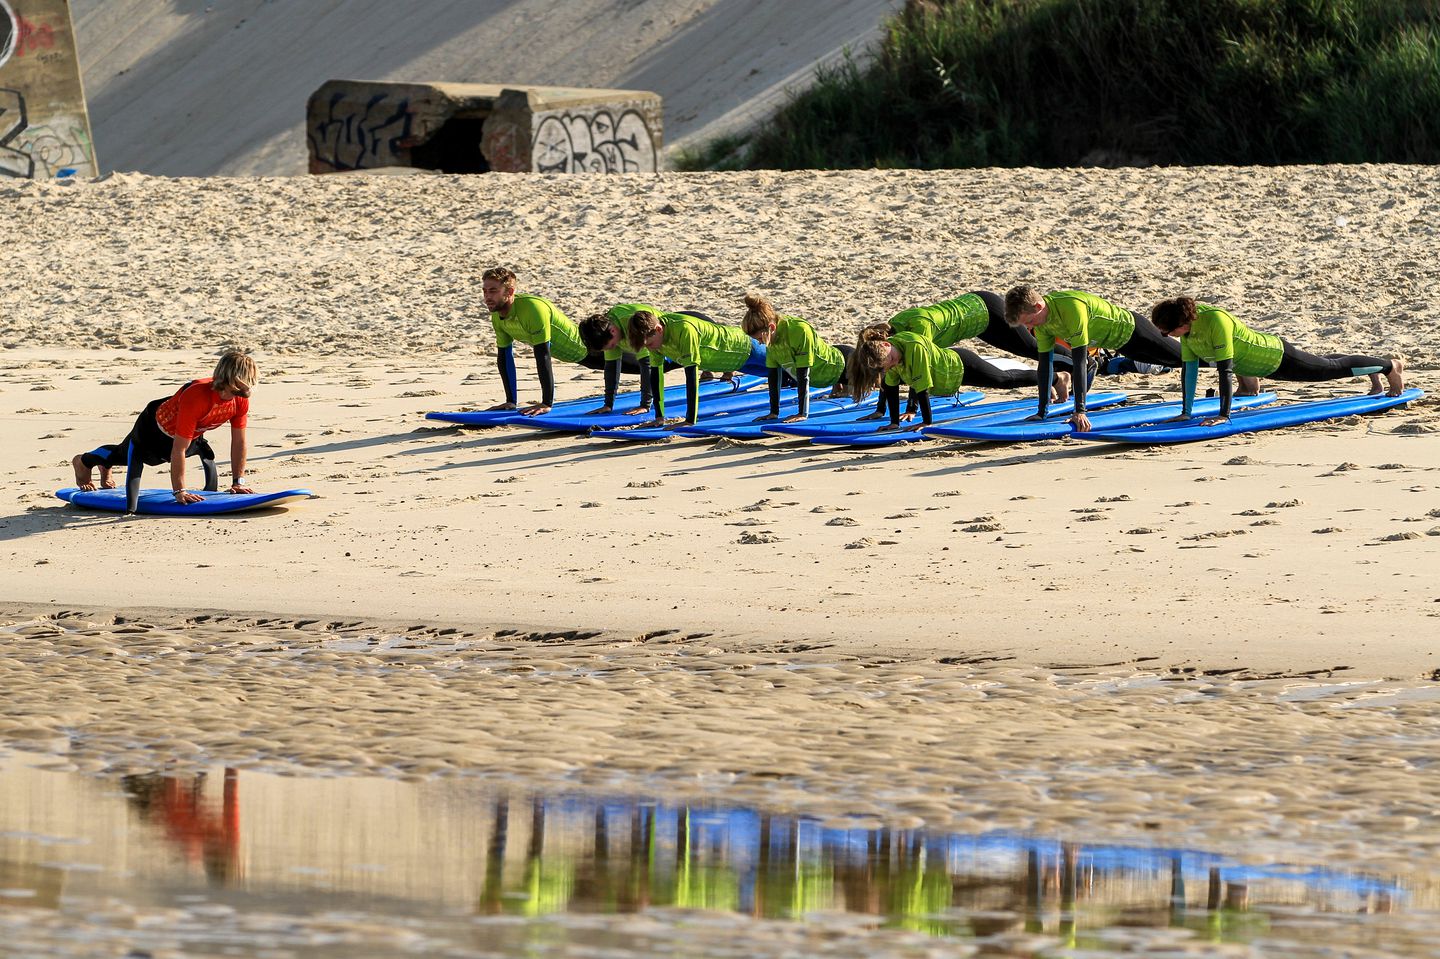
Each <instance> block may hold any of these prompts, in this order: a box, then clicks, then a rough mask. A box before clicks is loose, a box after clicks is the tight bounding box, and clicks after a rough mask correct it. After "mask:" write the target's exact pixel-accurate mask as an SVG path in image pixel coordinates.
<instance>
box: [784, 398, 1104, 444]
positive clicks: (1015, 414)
mask: <svg viewBox="0 0 1440 959" xmlns="http://www.w3.org/2000/svg"><path fill="white" fill-rule="evenodd" d="M1126 399H1127V397H1126V394H1124V393H1092V394H1090V395H1089V396H1088V397H1086V403H1087V406H1088V408H1089V409H1092V410H1093V409H1104V408H1106V407H1109V406H1118V405H1120V404H1121V403H1124V402H1125V400H1126ZM1037 405H1038V403H1037V401H1035V400H1006V401H1004V402H1002V403H982V404H980V405H978V406H972V407H970V408H969V409H968V410H967V411H966V415H964V416H960V417H957V418H955V419H954V420H952V421H951V425H952V426H953V425H956V424H961V423H963V424H965V425H969V424H971V423H977V422H980V423H985V424H987V425H992V426H993V425H999V424H1001V423H1016V422H1019V421H1021V420H1023V419H1025V418H1026V417H1028V416H1030V415H1031V414H1033V413H1034V412H1035V408H1036V406H1037ZM1069 415H1070V412H1069V410H1068V409H1065V410H1059V411H1053V412H1051V413H1049V414H1047V416H1046V421H1047V422H1048V421H1049V419H1050V418H1051V417H1058V418H1061V419H1063V418H1065V417H1068V416H1069ZM932 430H934V426H933V425H931V426H922V427H920V428H919V429H910V430H889V431H887V432H884V433H881V432H879V428H878V427H877V428H875V429H873V430H870V431H867V432H864V433H852V434H849V435H842V436H833V435H827V436H814V437H811V439H810V442H812V443H815V444H818V445H821V446H858V447H867V448H868V447H877V446H894V445H896V444H898V443H915V442H918V441H920V440H923V439H927V438H929V437H930V435H931V432H932Z"/></svg>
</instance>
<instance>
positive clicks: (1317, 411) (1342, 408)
mask: <svg viewBox="0 0 1440 959" xmlns="http://www.w3.org/2000/svg"><path fill="white" fill-rule="evenodd" d="M1424 395H1425V391H1424V390H1417V389H1409V390H1405V391H1404V392H1403V393H1401V394H1400V395H1399V396H1385V395H1384V394H1381V395H1379V396H1368V395H1367V396H1340V397H1336V398H1334V399H1329V400H1310V401H1308V402H1304V403H1280V404H1277V405H1275V406H1267V407H1265V408H1263V409H1253V410H1243V411H1241V412H1239V413H1232V414H1231V416H1230V419H1228V420H1226V421H1225V422H1223V423H1216V424H1215V425H1214V426H1201V425H1200V420H1201V419H1203V416H1194V417H1191V418H1190V419H1188V420H1185V421H1184V422H1180V423H1157V424H1154V425H1150V426H1141V427H1132V428H1130V429H1115V428H1113V427H1111V426H1108V425H1107V426H1104V427H1102V428H1099V429H1091V430H1090V431H1089V432H1086V433H1076V434H1075V436H1076V437H1077V438H1080V439H1087V440H1105V441H1108V442H1113V443H1193V442H1195V441H1196V440H1214V439H1221V438H1223V437H1226V436H1234V435H1235V434H1236V433H1253V432H1255V431H1256V430H1273V429H1280V428H1281V427H1285V426H1299V425H1300V424H1302V423H1316V422H1319V421H1320V420H1331V419H1335V418H1336V417H1339V416H1353V415H1355V414H1360V413H1378V412H1380V411H1382V410H1388V409H1393V408H1394V407H1396V406H1403V405H1404V404H1406V403H1409V402H1411V401H1412V400H1418V399H1419V398H1420V397H1422V396H1424ZM1197 405H1198V404H1197ZM1211 415H1213V414H1211ZM1095 425H1096V424H1095V422H1094V420H1093V419H1092V420H1091V426H1095Z"/></svg>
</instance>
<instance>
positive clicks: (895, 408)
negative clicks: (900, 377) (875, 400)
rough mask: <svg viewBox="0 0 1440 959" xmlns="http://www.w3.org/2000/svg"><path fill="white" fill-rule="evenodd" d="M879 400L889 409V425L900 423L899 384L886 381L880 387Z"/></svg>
mask: <svg viewBox="0 0 1440 959" xmlns="http://www.w3.org/2000/svg"><path fill="white" fill-rule="evenodd" d="M880 397H881V402H883V403H884V404H885V406H886V407H887V408H888V409H889V412H890V425H891V426H899V425H900V384H899V383H896V384H895V385H894V386H891V385H890V384H888V383H886V384H884V385H883V386H881V388H880Z"/></svg>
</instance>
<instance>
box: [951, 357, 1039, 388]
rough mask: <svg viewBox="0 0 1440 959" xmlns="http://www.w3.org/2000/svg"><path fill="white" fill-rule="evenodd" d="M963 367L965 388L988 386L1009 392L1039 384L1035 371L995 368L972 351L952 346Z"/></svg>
mask: <svg viewBox="0 0 1440 959" xmlns="http://www.w3.org/2000/svg"><path fill="white" fill-rule="evenodd" d="M950 349H952V350H954V351H955V352H956V353H957V354H959V356H960V362H961V363H962V364H964V366H965V379H964V380H963V382H964V384H965V385H966V386H988V387H989V388H991V389H995V390H1010V389H1015V388H1016V387H1019V386H1035V385H1036V384H1037V383H1039V382H1040V381H1039V377H1038V373H1037V372H1036V371H1035V370H1028V369H1027V370H1007V369H1002V368H1001V367H998V366H996V365H995V364H994V363H991V362H990V361H989V360H987V359H985V358H984V357H983V356H981V355H980V354H978V353H976V352H975V351H974V350H968V349H966V348H965V347H963V346H952V347H950Z"/></svg>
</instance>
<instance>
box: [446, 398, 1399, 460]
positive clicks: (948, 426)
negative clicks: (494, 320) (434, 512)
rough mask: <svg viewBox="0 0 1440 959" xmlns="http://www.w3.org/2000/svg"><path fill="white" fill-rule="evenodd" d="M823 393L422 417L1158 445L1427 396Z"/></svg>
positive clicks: (860, 439)
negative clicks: (655, 408) (908, 404)
mask: <svg viewBox="0 0 1440 959" xmlns="http://www.w3.org/2000/svg"><path fill="white" fill-rule="evenodd" d="M827 392H828V391H827V390H816V391H815V392H814V393H813V394H812V396H811V400H810V415H809V417H808V418H807V419H805V420H803V421H801V422H798V423H784V422H780V421H777V420H766V421H759V417H761V416H763V415H765V414H767V413H768V412H769V407H770V397H769V392H768V389H767V388H766V386H765V384H764V383H763V382H761V383H759V384H758V385H755V386H751V387H750V388H748V389H746V388H741V389H736V388H735V387H733V386H732V385H731V384H729V383H715V382H712V383H702V384H701V385H700V394H701V405H700V410H701V415H700V417H699V419H698V421H697V422H696V423H695V425H694V426H679V427H675V428H673V429H664V428H655V427H653V426H650V425H649V417H648V415H647V416H632V415H627V414H626V413H624V412H617V413H597V412H594V411H595V410H596V409H597V406H598V403H599V402H600V401H599V400H598V399H597V398H595V397H588V398H586V399H581V400H571V401H568V402H564V403H559V404H557V405H556V406H555V407H554V408H553V409H551V411H550V412H549V413H544V414H541V415H539V416H525V415H523V414H520V413H516V412H514V411H500V410H495V411H477V412H460V413H428V414H426V418H427V419H431V420H438V421H441V422H445V423H458V424H462V425H466V426H516V425H523V426H529V427H532V428H535V429H542V430H559V431H565V432H575V433H588V434H589V435H590V436H592V437H598V438H602V439H611V440H627V441H631V442H634V441H640V440H654V439H663V438H665V437H669V436H677V435H678V436H684V437H729V438H731V439H758V438H762V437H766V436H790V437H803V438H808V439H809V440H810V442H812V443H816V444H824V445H830V446H852V447H877V446H890V445H894V444H900V443H915V442H921V441H924V440H926V439H933V438H945V439H969V440H989V441H992V442H1002V443H1014V442H1027V441H1033V440H1042V439H1057V438H1060V437H1065V436H1073V437H1075V438H1077V439H1085V440H1096V441H1101V442H1110V443H1138V444H1158V443H1191V442H1195V441H1197V440H1209V439H1220V438H1223V437H1226V436H1234V435H1235V434H1237V433H1251V432H1256V431H1259V430H1271V429H1279V428H1281V427H1286V426H1297V425H1300V424H1303V423H1314V422H1317V421H1320V420H1327V419H1335V418H1337V417H1341V416H1352V415H1356V414H1363V413H1377V412H1380V411H1382V410H1387V409H1391V408H1393V407H1396V406H1401V405H1404V404H1406V403H1409V402H1411V401H1412V400H1416V399H1419V398H1420V397H1421V396H1424V395H1425V394H1424V392H1423V391H1421V390H1417V389H1408V390H1405V391H1404V392H1403V393H1401V394H1400V395H1399V396H1385V395H1383V394H1382V395H1378V396H1372V395H1351V396H1340V397H1333V398H1329V399H1322V400H1306V401H1300V402H1294V403H1277V402H1276V397H1275V394H1274V393H1261V394H1259V395H1257V396H1237V397H1235V398H1234V400H1233V402H1232V404H1231V415H1230V419H1229V420H1227V421H1225V422H1221V423H1215V424H1211V425H1208V426H1206V425H1202V424H1203V421H1204V420H1205V419H1206V418H1207V417H1212V416H1214V415H1216V413H1218V412H1219V409H1220V401H1219V399H1217V398H1214V397H1210V398H1205V399H1197V400H1196V401H1195V405H1194V408H1193V409H1192V411H1191V415H1190V417H1189V418H1186V419H1177V418H1178V417H1179V416H1180V413H1181V404H1180V403H1179V402H1169V403H1128V402H1127V397H1126V395H1125V394H1124V393H1109V392H1096V393H1092V394H1090V395H1089V397H1087V401H1088V402H1087V405H1088V407H1089V410H1090V413H1089V417H1090V429H1089V430H1087V431H1084V432H1076V431H1075V429H1074V428H1073V427H1072V426H1071V425H1070V422H1069V419H1070V413H1071V409H1070V404H1069V403H1068V402H1066V403H1058V404H1052V406H1051V409H1050V411H1049V413H1048V414H1047V415H1046V417H1045V418H1044V419H1036V418H1035V414H1036V408H1037V404H1036V401H1035V400H1034V399H1025V400H1000V401H996V402H988V403H987V402H984V400H985V395H984V394H983V393H974V392H968V393H960V394H959V395H957V396H955V397H954V398H953V399H943V400H936V401H932V404H931V407H932V414H933V416H932V419H933V421H934V422H933V423H932V424H931V425H929V426H922V427H919V428H915V429H902V430H887V431H883V432H882V431H881V427H882V426H883V425H884V424H885V423H886V422H887V420H884V419H881V420H876V419H870V418H868V417H870V416H871V415H872V414H873V413H874V412H875V400H874V399H873V398H871V399H868V400H866V401H864V402H861V403H852V402H850V401H848V400H840V399H829V398H827V396H826V394H827ZM638 401H639V395H638V394H635V393H630V394H624V395H621V396H619V397H617V398H616V401H615V408H616V409H617V410H624V409H626V408H627V407H633V406H634V405H635V404H636V403H637V402H638ZM665 402H666V407H667V410H668V411H669V412H671V413H674V412H676V411H683V410H684V405H685V398H684V387H671V388H670V389H668V390H666V394H665ZM797 408H798V406H797V401H796V400H795V399H793V398H792V399H790V400H788V401H787V402H786V403H785V404H784V405H782V406H781V409H780V418H781V419H782V420H783V419H784V418H785V417H787V416H790V415H792V414H793V413H795V411H796V409H797ZM907 425H908V424H907Z"/></svg>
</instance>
